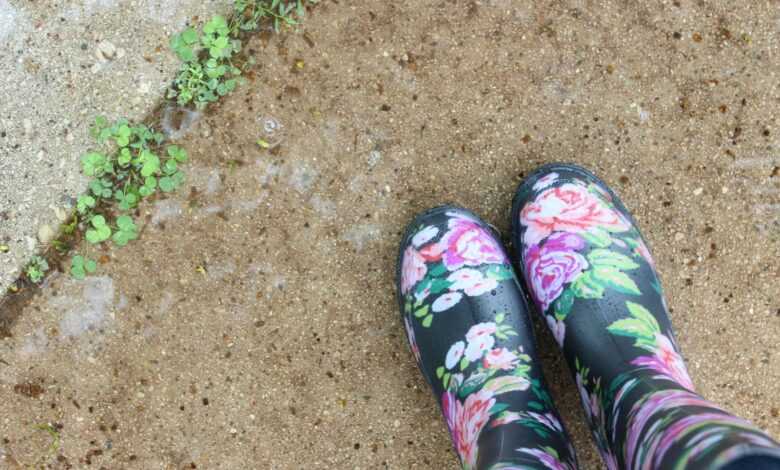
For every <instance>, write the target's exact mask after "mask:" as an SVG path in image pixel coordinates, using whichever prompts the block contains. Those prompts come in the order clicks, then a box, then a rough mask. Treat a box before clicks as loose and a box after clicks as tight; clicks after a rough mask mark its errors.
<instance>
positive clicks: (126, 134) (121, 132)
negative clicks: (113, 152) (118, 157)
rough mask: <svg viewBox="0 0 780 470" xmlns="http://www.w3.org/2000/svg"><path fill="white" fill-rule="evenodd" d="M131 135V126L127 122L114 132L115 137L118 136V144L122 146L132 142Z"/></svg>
mask: <svg viewBox="0 0 780 470" xmlns="http://www.w3.org/2000/svg"><path fill="white" fill-rule="evenodd" d="M131 135H132V131H131V130H130V126H128V125H127V124H122V125H120V126H119V127H118V128H117V130H116V132H115V133H114V137H116V144H117V145H118V146H120V147H127V145H128V144H129V143H130V136H131Z"/></svg>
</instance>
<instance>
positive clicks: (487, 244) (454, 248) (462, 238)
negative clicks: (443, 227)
mask: <svg viewBox="0 0 780 470" xmlns="http://www.w3.org/2000/svg"><path fill="white" fill-rule="evenodd" d="M448 225H449V231H448V232H447V233H446V234H444V236H443V237H442V239H441V241H440V242H439V243H440V244H441V245H442V246H444V247H446V251H444V253H443V256H442V259H443V261H444V265H445V266H446V267H447V269H448V270H450V271H455V270H458V269H460V268H462V267H463V266H480V265H482V264H488V263H493V264H503V263H505V262H506V261H507V260H506V257H505V255H504V251H503V250H502V249H501V247H500V246H499V245H498V243H496V241H495V240H494V239H493V236H492V235H491V234H490V233H488V231H487V230H485V229H484V228H482V226H480V225H479V224H477V223H476V222H474V221H473V220H471V219H468V218H464V217H458V216H456V217H453V218H452V219H450V220H449V222H448Z"/></svg>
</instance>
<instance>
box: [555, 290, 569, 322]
mask: <svg viewBox="0 0 780 470" xmlns="http://www.w3.org/2000/svg"><path fill="white" fill-rule="evenodd" d="M572 305H574V293H573V292H572V290H571V289H566V290H564V291H563V293H561V296H560V297H558V300H556V301H555V318H556V319H558V320H563V319H565V318H566V316H567V315H568V314H569V312H571V307H572Z"/></svg>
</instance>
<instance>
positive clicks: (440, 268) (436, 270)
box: [428, 263, 447, 277]
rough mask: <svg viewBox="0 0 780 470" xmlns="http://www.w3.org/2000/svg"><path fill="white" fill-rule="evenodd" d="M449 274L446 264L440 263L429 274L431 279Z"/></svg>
mask: <svg viewBox="0 0 780 470" xmlns="http://www.w3.org/2000/svg"><path fill="white" fill-rule="evenodd" d="M446 272H447V268H446V267H445V266H444V263H439V264H437V265H435V266H433V267H432V268H431V269H430V270H429V271H428V274H429V275H430V276H431V277H439V276H441V275H442V274H444V273H446Z"/></svg>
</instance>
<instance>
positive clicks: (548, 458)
mask: <svg viewBox="0 0 780 470" xmlns="http://www.w3.org/2000/svg"><path fill="white" fill-rule="evenodd" d="M517 451H518V452H522V453H524V454H528V455H532V456H534V457H536V458H537V459H539V462H541V464H542V465H544V466H545V467H547V468H548V469H550V470H572V469H573V466H572V465H570V464H568V463H567V462H561V461H560V459H559V458H558V456H556V455H553V454H551V453H548V452H545V451H544V450H542V449H529V448H520V449H517Z"/></svg>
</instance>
